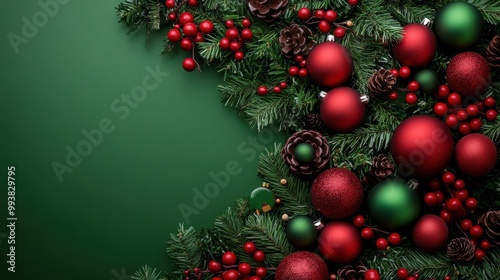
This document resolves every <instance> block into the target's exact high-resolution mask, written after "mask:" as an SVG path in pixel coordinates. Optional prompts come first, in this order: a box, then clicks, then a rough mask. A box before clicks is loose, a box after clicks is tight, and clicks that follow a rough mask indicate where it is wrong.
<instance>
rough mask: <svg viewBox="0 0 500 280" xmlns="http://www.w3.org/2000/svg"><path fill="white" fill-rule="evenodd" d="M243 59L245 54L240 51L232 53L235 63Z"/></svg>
mask: <svg viewBox="0 0 500 280" xmlns="http://www.w3.org/2000/svg"><path fill="white" fill-rule="evenodd" d="M243 58H245V54H244V53H243V52H242V51H237V52H235V53H234V59H236V60H237V61H242V60H243Z"/></svg>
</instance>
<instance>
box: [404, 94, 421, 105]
mask: <svg viewBox="0 0 500 280" xmlns="http://www.w3.org/2000/svg"><path fill="white" fill-rule="evenodd" d="M405 101H406V103H408V104H410V105H413V104H415V103H417V101H418V97H417V95H416V94H415V93H413V92H409V93H407V94H406V97H405Z"/></svg>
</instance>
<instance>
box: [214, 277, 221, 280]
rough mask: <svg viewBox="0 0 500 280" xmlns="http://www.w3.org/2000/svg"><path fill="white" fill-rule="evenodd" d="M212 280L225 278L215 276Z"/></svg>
mask: <svg viewBox="0 0 500 280" xmlns="http://www.w3.org/2000/svg"><path fill="white" fill-rule="evenodd" d="M212 280H223V279H222V278H220V277H213V278H212Z"/></svg>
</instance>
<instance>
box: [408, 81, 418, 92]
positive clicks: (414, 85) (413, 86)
mask: <svg viewBox="0 0 500 280" xmlns="http://www.w3.org/2000/svg"><path fill="white" fill-rule="evenodd" d="M419 88H420V85H419V83H418V82H417V81H411V82H410V83H409V84H408V90H409V91H417V90H418V89H419Z"/></svg>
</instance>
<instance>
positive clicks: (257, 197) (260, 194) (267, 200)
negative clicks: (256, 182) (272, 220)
mask: <svg viewBox="0 0 500 280" xmlns="http://www.w3.org/2000/svg"><path fill="white" fill-rule="evenodd" d="M275 202H276V198H275V197H274V193H273V192H272V191H271V190H269V189H268V188H262V187H259V188H256V189H255V190H253V191H252V193H251V194H250V198H249V203H250V206H251V207H252V208H253V209H255V210H259V211H261V212H268V211H270V210H271V209H272V208H273V207H274V203H275Z"/></svg>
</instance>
